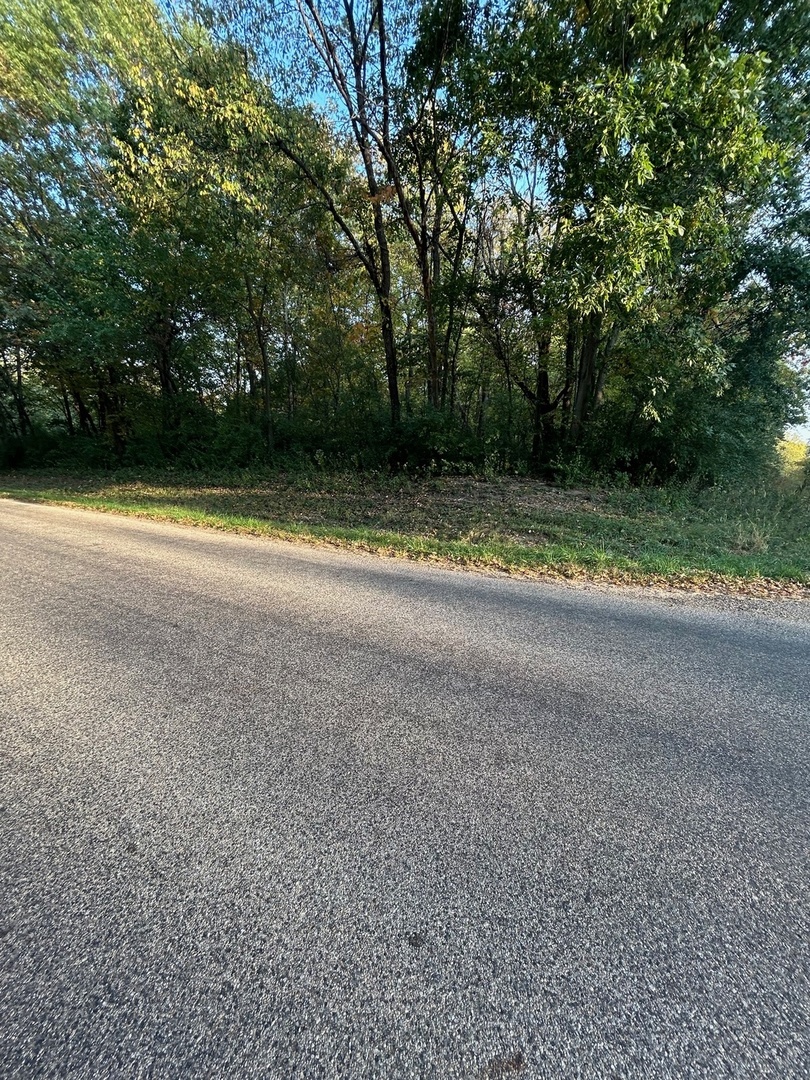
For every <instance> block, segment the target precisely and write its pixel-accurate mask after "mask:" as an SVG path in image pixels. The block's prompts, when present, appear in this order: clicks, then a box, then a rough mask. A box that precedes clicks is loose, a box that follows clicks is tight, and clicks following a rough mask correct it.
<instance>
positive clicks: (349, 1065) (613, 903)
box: [0, 502, 810, 1080]
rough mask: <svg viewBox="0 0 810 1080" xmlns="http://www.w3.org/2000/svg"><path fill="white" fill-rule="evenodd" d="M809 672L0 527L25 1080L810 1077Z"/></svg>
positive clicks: (1, 967)
mask: <svg viewBox="0 0 810 1080" xmlns="http://www.w3.org/2000/svg"><path fill="white" fill-rule="evenodd" d="M809 660H810V605H808V604H807V603H801V602H798V601H797V602H788V601H783V602H755V601H742V602H740V601H732V600H728V599H726V600H723V599H717V600H712V599H692V598H689V597H678V596H671V597H668V596H666V595H664V594H658V595H657V594H650V595H645V594H642V593H640V592H639V593H635V594H633V593H626V592H611V591H609V590H603V589H598V588H594V587H592V588H583V587H577V588H574V587H566V586H563V585H560V586H557V585H549V584H542V583H532V582H522V581H516V580H510V579H504V578H499V577H495V576H491V577H490V576H484V575H475V574H465V573H453V572H449V571H444V570H438V569H434V568H431V567H427V566H422V565H415V564H408V563H404V562H395V561H386V560H378V559H374V558H372V557H364V556H357V555H350V554H346V553H341V552H333V551H329V550H319V549H310V548H304V547H296V546H293V545H285V544H280V543H273V542H270V541H263V540H257V539H250V538H245V537H239V536H230V535H224V534H219V533H215V532H208V531H202V530H195V529H190V528H185V529H184V528H179V527H175V526H169V525H159V524H155V523H148V522H140V521H136V520H133V519H124V518H116V517H111V516H106V515H101V514H94V513H86V512H81V511H76V510H67V509H59V508H54V507H39V506H30V505H23V504H19V503H13V502H0V854H1V855H2V858H1V859H0V1075H2V1076H3V1077H50V1076H70V1077H113V1076H123V1077H147V1076H153V1077H268V1078H276V1077H278V1078H284V1080H286V1078H293V1077H294V1078H302V1080H309V1078H320V1077H324V1078H344V1077H345V1078H352V1080H354V1078H384V1080H387V1078H391V1080H396V1078H400V1077H419V1078H422V1077H425V1078H441V1080H454V1078H471V1080H495V1078H511V1077H519V1078H521V1080H530V1078H546V1077H548V1078H558V1077H559V1078H568V1077H586V1078H590V1077H595V1078H601V1077H628V1078H630V1077H632V1078H636V1077H654V1078H659V1077H684V1078H692V1077H707V1078H712V1080H718V1078H723V1077H734V1078H749V1077H774V1078H779V1080H788V1078H795V1077H808V1076H810V1064H808V1063H809V1062H810V1051H809V1049H808V1045H809V1044H808V1030H809V1025H808V1019H810V1017H809V1015H808V1014H809V1013H810V984H809V981H808V979H809V974H810V969H809V967H808V910H809V908H808V791H809V790H810V788H809V786H808V756H809V755H808V726H809V722H810V664H808V661H809Z"/></svg>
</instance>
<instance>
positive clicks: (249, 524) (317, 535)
mask: <svg viewBox="0 0 810 1080" xmlns="http://www.w3.org/2000/svg"><path fill="white" fill-rule="evenodd" d="M0 497H5V498H13V499H19V500H22V501H26V502H34V503H48V504H56V505H61V506H76V507H82V508H85V509H90V510H99V511H105V512H108V513H115V514H122V515H128V516H135V517H140V518H147V519H151V520H154V521H167V522H172V523H175V524H180V525H192V526H202V527H205V528H210V529H217V530H222V531H226V532H235V533H242V534H248V535H251V536H264V537H269V538H272V539H278V540H288V541H297V542H299V543H300V542H303V543H310V544H318V545H324V544H327V545H331V546H336V547H340V548H346V549H353V550H359V551H366V552H373V553H375V554H383V555H389V556H398V557H401V558H410V559H418V560H424V561H431V562H440V563H445V564H450V565H454V566H461V567H465V566H466V567H476V568H482V569H490V570H498V571H504V572H507V573H513V574H515V573H516V574H524V575H551V576H555V577H563V578H588V579H592V580H596V581H613V582H618V583H624V584H647V585H650V584H655V585H675V586H678V587H681V588H683V587H687V588H688V587H696V588H701V587H704V588H705V587H707V586H720V587H722V586H724V585H725V586H727V587H729V588H730V589H731V590H732V591H734V590H735V589H737V590H738V591H751V590H750V589H746V588H742V589H741V588H740V587H741V586H745V585H753V584H757V583H758V584H760V585H761V586H763V587H765V591H768V590H767V586H768V584H769V583H774V584H775V585H776V584H780V583H784V584H793V585H796V586H808V585H810V574H808V573H807V572H805V571H804V569H803V568H800V567H798V566H796V565H794V564H793V563H792V562H791V561H790V560H787V561H781V560H779V559H778V558H775V557H765V558H762V557H759V558H755V557H751V556H735V555H732V554H728V555H723V556H716V555H715V556H712V555H703V556H696V555H694V554H692V555H684V554H681V553H673V554H671V555H670V554H667V555H662V554H661V553H658V552H656V553H650V554H644V553H642V554H639V555H635V556H634V557H630V556H627V555H624V554H622V553H621V552H618V551H615V550H612V549H611V548H609V547H607V546H605V545H604V544H603V543H600V544H599V545H598V546H597V545H596V544H593V543H591V542H589V541H588V539H587V538H586V537H582V538H577V539H576V540H574V541H573V542H567V543H554V542H548V543H543V544H542V545H541V546H528V545H523V544H517V543H510V542H505V541H500V540H497V539H491V540H484V541H482V542H469V541H466V540H461V539H458V540H452V539H450V540H448V539H437V538H434V537H429V536H422V535H418V534H407V533H400V532H389V531H385V530H380V529H376V528H373V527H356V526H355V527H341V526H337V525H334V524H329V525H313V524H301V523H299V522H294V521H273V520H268V519H264V518H255V517H249V516H242V515H238V514H218V513H211V512H208V511H204V510H197V509H190V508H188V507H184V506H182V505H177V506H171V505H170V506H166V505H161V506H159V507H156V506H154V505H151V504H150V503H149V502H144V501H130V500H126V501H122V500H120V499H115V498H109V497H99V496H94V495H79V494H74V493H71V492H66V491H60V490H47V489H46V490H42V489H38V490H32V489H27V488H12V487H6V488H5V489H2V490H0ZM763 564H764V565H763ZM764 569H766V572H765V573H763V570H764ZM777 591H778V590H777Z"/></svg>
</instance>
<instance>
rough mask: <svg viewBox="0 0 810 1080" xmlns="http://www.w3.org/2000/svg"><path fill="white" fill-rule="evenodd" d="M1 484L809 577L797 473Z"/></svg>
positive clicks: (648, 575)
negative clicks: (648, 479)
mask: <svg viewBox="0 0 810 1080" xmlns="http://www.w3.org/2000/svg"><path fill="white" fill-rule="evenodd" d="M0 494H3V495H6V496H10V497H16V498H20V499H29V500H36V501H44V502H57V503H66V504H70V505H75V506H83V507H86V508H91V509H97V510H106V511H108V512H114V513H120V514H135V515H138V516H141V517H148V518H152V519H157V520H163V521H172V522H177V523H181V524H186V525H196V526H204V527H208V528H215V529H222V530H227V531H235V532H242V533H248V534H251V535H257V536H267V537H273V538H277V539H283V540H295V541H299V542H302V541H303V542H308V543H317V544H331V545H335V546H339V547H344V548H353V549H356V550H363V551H370V552H376V553H381V554H385V555H391V556H398V557H404V558H413V559H423V560H431V561H436V562H442V563H445V564H453V565H457V566H467V567H479V568H487V569H490V570H501V571H506V572H510V573H519V574H529V575H537V574H551V575H554V576H561V577H568V578H577V577H586V578H592V579H597V580H611V581H617V582H628V583H630V582H633V583H644V584H656V583H660V584H667V583H668V584H675V585H682V586H686V587H706V586H707V585H718V586H723V585H725V586H728V587H737V588H740V587H742V588H745V589H746V590H747V591H756V589H757V587H765V586H767V584H768V583H769V582H770V583H773V585H774V587H776V584H777V583H782V586H794V587H808V586H810V492H808V491H807V490H802V489H801V487H800V486H799V485H796V484H788V483H785V484H782V485H779V484H768V485H762V486H761V487H760V488H758V489H729V490H720V489H710V490H707V491H692V490H688V489H684V488H668V489H639V490H629V491H628V490H614V491H611V490H602V489H599V490H597V489H594V490H589V491H563V490H559V489H555V488H551V487H549V486H547V485H545V484H542V483H540V482H537V481H531V480H524V479H518V478H500V479H495V480H476V479H473V478H470V477H455V478H454V477H440V478H433V479H427V480H414V479H407V478H403V477H391V476H387V475H369V474H365V475H360V476H358V475H356V474H345V475H344V474H323V473H317V474H275V475H274V474H264V475H254V476H246V475H242V476H239V477H224V478H217V482H210V481H209V482H201V481H200V479H199V478H181V477H168V476H167V475H166V474H163V475H153V476H133V475H128V474H119V475H114V476H109V475H108V476H97V477H84V478H76V477H67V476H64V475H63V476H46V475H44V474H35V473H30V474H26V475H22V474H16V475H15V474H10V475H6V476H5V477H0ZM782 586H780V587H782ZM766 591H767V590H766ZM777 591H778V590H777Z"/></svg>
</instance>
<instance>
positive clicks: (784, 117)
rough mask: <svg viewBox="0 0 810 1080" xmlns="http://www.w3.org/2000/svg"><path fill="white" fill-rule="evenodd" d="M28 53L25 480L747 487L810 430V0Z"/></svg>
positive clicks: (18, 229)
mask: <svg viewBox="0 0 810 1080" xmlns="http://www.w3.org/2000/svg"><path fill="white" fill-rule="evenodd" d="M168 11H171V15H169V14H168V13H167V12H168ZM0 33H1V34H2V52H0V185H2V187H1V190H0V463H4V464H6V465H12V466H15V465H29V466H30V465H38V464H42V465H74V466H81V465H84V466H88V467H90V466H93V467H97V466H111V465H116V464H120V465H162V464H175V465H178V466H182V467H184V468H193V467H200V468H211V467H241V466H248V465H251V464H254V463H259V462H276V463H278V462H282V463H283V462H285V461H290V460H293V459H295V458H305V459H310V460H314V461H315V462H318V463H329V464H335V465H337V464H342V465H344V466H349V467H381V466H388V467H393V468H408V469H437V468H456V469H476V470H477V469H481V468H488V469H502V470H510V471H531V472H534V473H538V474H541V475H549V476H560V475H562V476H566V475H572V474H574V473H575V472H576V471H577V470H590V471H600V472H603V473H610V472H622V473H625V474H627V475H629V477H630V478H631V479H632V480H634V481H637V482H638V481H653V482H657V481H665V480H668V479H671V478H686V477H698V478H701V479H718V478H720V477H724V476H729V475H732V474H734V475H736V474H740V473H742V472H745V471H749V472H753V471H756V470H757V469H759V468H761V467H762V466H764V465H765V464H767V462H768V461H769V460H770V458H771V456H772V454H773V451H774V446H775V443H776V440H777V438H778V437H779V436H780V434H781V432H782V431H783V429H784V426H785V424H786V423H788V422H791V421H796V420H798V419H799V418H800V416H801V412H802V400H803V394H804V392H805V387H806V381H807V380H806V374H807V362H806V356H807V352H806V349H807V334H808V329H809V328H810V318H809V316H810V258H809V257H808V235H809V234H810V202H808V198H807V194H808V193H807V187H806V182H805V179H804V176H805V173H804V169H805V165H806V161H807V149H808V126H807V123H806V117H807V115H808V112H807V110H808V93H807V91H808V72H810V51H809V47H808V42H810V20H808V15H807V6H806V4H805V3H804V0H792V2H791V0H788V2H779V0H764V2H763V0H756V2H755V0H744V2H729V3H718V2H716V0H681V2H678V0H675V2H670V3H664V2H662V0H630V2H628V3H626V4H615V3H612V2H611V3H608V2H606V0H584V2H582V0H579V2H567V0H549V2H547V3H539V4H535V3H527V2H526V0H504V2H488V3H486V4H479V3H477V2H476V0H469V2H467V0H425V2H424V3H423V4H422V5H421V7H419V6H413V5H411V4H409V3H407V2H400V0H321V2H318V0H297V2H296V3H295V4H294V5H292V6H287V5H276V4H275V3H274V2H273V0H270V2H264V0H233V2H232V3H230V2H226V3H217V4H215V5H211V6H207V5H202V4H193V3H192V4H188V5H186V6H183V7H182V8H176V7H174V8H173V7H171V6H166V7H164V6H163V5H160V6H158V5H157V4H152V3H150V2H148V0H139V2H138V3H137V4H131V3H125V2H124V0H53V2H46V0H10V2H9V0H7V3H6V13H5V15H4V16H3V17H2V28H1V29H0ZM803 372H804V374H803Z"/></svg>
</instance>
